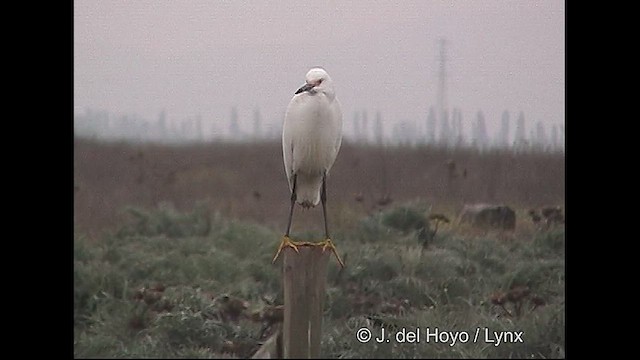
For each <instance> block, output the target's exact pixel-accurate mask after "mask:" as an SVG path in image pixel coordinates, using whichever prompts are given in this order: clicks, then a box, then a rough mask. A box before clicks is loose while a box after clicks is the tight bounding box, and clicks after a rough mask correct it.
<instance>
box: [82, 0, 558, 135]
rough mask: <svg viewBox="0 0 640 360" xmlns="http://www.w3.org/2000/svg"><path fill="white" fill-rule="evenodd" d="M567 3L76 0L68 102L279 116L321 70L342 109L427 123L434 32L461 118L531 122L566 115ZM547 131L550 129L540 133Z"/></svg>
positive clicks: (150, 112) (113, 108) (222, 117)
mask: <svg viewBox="0 0 640 360" xmlns="http://www.w3.org/2000/svg"><path fill="white" fill-rule="evenodd" d="M564 16H565V13H564V1H560V0H553V1H550V0H544V1H485V0H483V1H455V2H453V1H397V2H394V1H349V2H344V1H270V2H266V1H235V0H234V1H119V0H118V1H94V0H90V1H89V0H75V1H74V103H75V104H74V107H75V112H76V113H82V112H84V109H85V108H87V107H90V108H94V109H104V110H108V111H109V112H112V113H135V114H138V115H139V116H141V117H145V118H148V119H149V120H154V121H155V120H156V119H157V118H158V114H159V112H160V111H161V110H162V109H165V110H166V111H167V115H168V118H169V119H170V120H173V119H184V118H186V117H192V116H195V115H197V114H200V115H201V116H202V118H203V120H205V121H210V122H211V123H213V122H216V126H219V127H226V123H227V121H228V118H229V117H230V113H231V107H232V106H234V105H235V106H237V108H238V112H239V116H240V118H241V121H242V125H243V126H245V127H248V126H250V125H249V124H250V123H251V121H252V116H253V110H254V108H256V107H259V108H260V112H261V114H262V117H263V118H264V119H265V121H269V120H271V121H277V122H281V121H282V114H283V113H284V110H285V108H286V106H287V104H288V102H289V100H290V98H291V97H292V95H293V93H294V91H295V90H296V89H297V88H298V87H299V86H300V85H301V84H302V83H303V82H304V75H305V73H306V71H307V70H308V69H309V68H310V67H312V66H316V65H320V66H323V67H324V68H325V69H327V71H328V72H329V74H330V75H331V77H332V78H333V80H334V82H335V85H336V88H337V94H338V97H339V99H340V101H341V103H342V106H343V113H344V116H345V119H344V120H345V128H346V129H348V130H351V128H352V126H351V125H350V124H349V123H350V122H351V120H352V119H353V112H354V111H356V110H363V109H367V110H368V112H369V119H373V116H374V114H375V111H377V110H379V111H380V112H381V114H382V117H383V118H384V119H385V120H386V121H401V120H410V119H416V120H419V121H420V122H424V120H425V119H426V116H427V112H428V109H429V106H432V105H434V106H435V104H436V89H437V80H438V79H437V74H438V62H437V60H436V59H437V55H438V40H439V39H440V38H442V37H444V38H446V39H447V41H448V46H447V55H448V59H449V60H448V63H447V72H448V75H449V76H448V83H447V100H448V101H447V102H448V104H449V106H455V107H459V108H460V109H461V110H462V114H463V117H464V122H465V124H466V125H465V127H466V129H465V131H468V129H469V128H470V125H469V123H470V122H471V121H472V120H475V116H476V112H477V111H478V110H482V111H483V112H484V115H485V118H486V120H487V125H488V126H489V131H490V134H491V135H493V134H494V133H495V131H496V130H497V126H498V124H499V122H500V116H501V114H502V111H503V110H509V111H510V114H511V119H512V129H513V126H514V122H513V121H514V120H515V117H516V116H517V114H518V112H519V111H524V114H525V117H526V120H527V128H528V129H532V128H533V125H534V122H536V121H539V120H540V121H543V122H544V123H545V124H547V125H548V126H551V124H558V125H560V124H563V123H564V111H565V101H564V86H565V81H564V75H565V72H564V67H565V62H564V56H565V54H564V51H565V46H564V43H565V31H564V27H565V22H564ZM547 133H548V132H547Z"/></svg>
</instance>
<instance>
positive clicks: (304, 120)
mask: <svg viewBox="0 0 640 360" xmlns="http://www.w3.org/2000/svg"><path fill="white" fill-rule="evenodd" d="M341 144H342V110H341V109H340V102H339V101H338V98H337V97H336V92H335V89H334V87H333V81H332V80H331V77H329V74H327V72H326V71H325V70H324V69H322V68H318V67H316V68H312V69H311V70H309V72H307V75H306V83H305V84H304V85H303V86H302V87H301V88H299V89H298V90H297V91H296V92H295V94H294V95H293V98H292V99H291V102H289V106H288V107H287V112H286V114H285V117H284V125H283V129H282V155H283V159H284V168H285V172H286V175H287V179H288V180H289V190H290V191H291V207H290V209H289V220H288V222H287V232H286V233H285V235H284V237H283V239H282V242H281V244H280V247H279V248H278V252H277V253H276V255H275V257H274V258H273V261H274V262H275V261H276V259H277V258H278V255H279V254H280V252H281V251H282V249H283V248H284V247H286V246H289V247H291V248H293V249H294V250H295V251H296V252H297V251H298V248H297V246H300V245H314V246H323V251H324V250H326V249H327V248H329V249H331V251H333V253H334V254H335V256H336V258H337V259H338V262H339V263H340V265H341V266H343V267H344V263H343V262H342V260H341V259H340V257H339V256H338V253H337V252H336V248H335V246H334V245H333V242H332V241H331V237H330V235H329V226H328V224H327V209H326V204H327V185H326V180H327V175H328V174H329V170H330V169H331V167H332V166H333V163H334V161H335V160H336V156H337V155H338V152H339V151H340V145H341ZM319 202H322V214H323V216H324V231H325V240H324V241H322V242H319V243H308V242H293V241H291V239H290V238H289V232H290V230H291V221H292V219H293V208H294V207H295V204H296V203H298V204H299V205H301V206H302V207H303V208H305V209H308V208H311V207H315V206H316V205H318V203H319Z"/></svg>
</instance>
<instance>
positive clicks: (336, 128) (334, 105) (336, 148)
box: [327, 98, 342, 170]
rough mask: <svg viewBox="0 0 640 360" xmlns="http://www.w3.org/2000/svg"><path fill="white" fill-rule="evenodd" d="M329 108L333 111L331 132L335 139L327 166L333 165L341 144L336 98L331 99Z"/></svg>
mask: <svg viewBox="0 0 640 360" xmlns="http://www.w3.org/2000/svg"><path fill="white" fill-rule="evenodd" d="M331 110H332V112H333V120H334V122H335V123H334V126H333V129H334V131H335V133H334V134H333V137H334V139H336V141H335V145H334V148H333V154H332V161H331V165H330V166H329V168H331V166H333V163H334V161H335V159H336V157H337V156H338V152H339V151H340V146H341V145H342V109H341V107H340V102H339V101H338V98H335V99H334V100H333V103H332V106H331ZM327 170H328V169H327Z"/></svg>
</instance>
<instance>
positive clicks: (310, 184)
mask: <svg viewBox="0 0 640 360" xmlns="http://www.w3.org/2000/svg"><path fill="white" fill-rule="evenodd" d="M321 187H322V177H321V176H315V175H314V176H309V175H307V174H298V176H297V178H296V199H297V200H296V201H297V203H298V204H300V205H302V206H303V207H305V208H309V207H314V206H316V205H318V203H319V202H320V188H321Z"/></svg>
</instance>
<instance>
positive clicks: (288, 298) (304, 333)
mask: <svg viewBox="0 0 640 360" xmlns="http://www.w3.org/2000/svg"><path fill="white" fill-rule="evenodd" d="M298 250H299V253H296V252H295V250H293V249H292V248H289V247H288V248H286V249H284V250H283V255H284V256H283V280H284V323H283V339H282V340H283V347H284V357H285V358H298V359H311V358H319V357H320V343H321V340H322V312H323V307H324V295H325V285H326V282H327V264H328V263H329V257H330V256H331V251H324V252H323V251H322V246H304V245H303V246H298Z"/></svg>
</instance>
